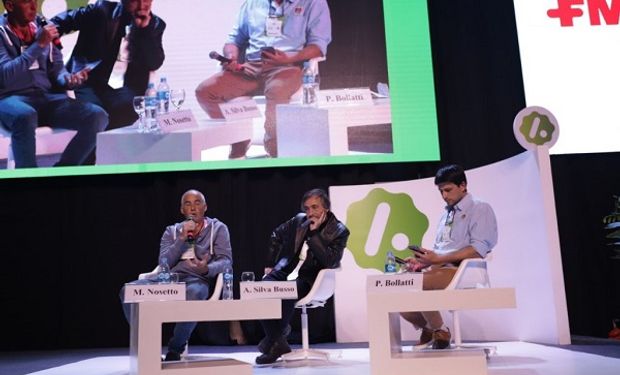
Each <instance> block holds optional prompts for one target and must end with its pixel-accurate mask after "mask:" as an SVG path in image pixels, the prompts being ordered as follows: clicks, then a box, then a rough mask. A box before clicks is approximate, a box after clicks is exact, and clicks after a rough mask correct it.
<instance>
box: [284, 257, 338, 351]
mask: <svg viewBox="0 0 620 375" xmlns="http://www.w3.org/2000/svg"><path fill="white" fill-rule="evenodd" d="M339 270H340V268H335V269H323V270H321V271H320V272H319V274H318V275H317V277H316V280H314V284H313V285H312V289H310V291H309V292H308V294H307V295H306V296H305V297H304V298H302V299H300V300H299V301H297V303H296V304H295V307H296V308H299V309H301V342H302V345H301V347H302V348H301V349H297V350H294V351H292V352H290V353H287V354H284V355H283V356H282V359H283V360H284V361H295V360H304V359H322V360H328V359H329V353H327V352H324V351H321V350H312V349H310V345H309V342H310V340H309V335H308V312H307V309H312V308H315V307H323V306H324V305H325V303H326V302H327V300H328V299H329V298H330V297H331V296H333V295H334V290H335V288H336V271H339Z"/></svg>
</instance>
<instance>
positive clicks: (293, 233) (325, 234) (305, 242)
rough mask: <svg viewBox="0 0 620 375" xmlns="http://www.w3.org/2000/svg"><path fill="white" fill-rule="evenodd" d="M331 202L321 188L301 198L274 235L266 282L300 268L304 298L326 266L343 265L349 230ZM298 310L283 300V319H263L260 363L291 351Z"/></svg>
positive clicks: (299, 291)
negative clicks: (291, 333)
mask: <svg viewBox="0 0 620 375" xmlns="http://www.w3.org/2000/svg"><path fill="white" fill-rule="evenodd" d="M330 207H331V204H330V201H329V197H328V196H327V193H326V192H325V191H324V190H322V189H312V190H309V191H307V192H306V193H305V194H304V196H303V198H302V199H301V210H302V211H303V213H298V214H297V215H295V216H294V217H292V218H291V219H289V220H287V221H286V222H284V223H282V224H280V225H279V226H278V227H277V228H276V229H275V230H274V231H273V233H272V234H271V241H270V246H269V260H268V266H269V267H268V268H266V269H265V273H266V276H265V277H264V278H263V280H264V281H285V280H287V278H288V276H289V275H291V274H292V273H294V271H297V275H298V276H297V278H296V282H297V295H298V297H299V298H303V297H304V296H305V295H306V294H308V292H309V291H310V289H312V284H313V283H314V280H315V279H316V277H317V275H318V273H319V271H321V270H322V269H324V268H337V267H339V266H340V260H341V259H342V253H343V251H344V248H345V246H346V245H347V239H348V238H349V230H348V229H347V227H346V226H345V225H344V224H343V223H341V222H340V221H339V220H338V219H337V218H336V216H335V215H334V214H333V213H332V212H331V211H330ZM294 310H295V300H282V318H281V319H276V320H262V321H261V325H262V326H263V330H264V331H265V338H264V339H263V340H262V341H261V342H260V343H259V345H258V350H259V351H260V352H261V353H262V354H261V355H260V356H258V357H256V363H257V364H268V363H273V362H275V361H276V360H277V359H278V358H279V357H280V356H281V355H282V354H285V353H288V352H290V351H291V348H290V347H289V345H288V342H287V340H286V336H287V335H288V332H289V330H290V327H289V322H290V321H291V318H292V316H293V312H294Z"/></svg>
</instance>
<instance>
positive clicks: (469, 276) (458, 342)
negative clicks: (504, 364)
mask: <svg viewBox="0 0 620 375" xmlns="http://www.w3.org/2000/svg"><path fill="white" fill-rule="evenodd" d="M489 260H491V255H490V254H489V255H487V257H486V258H485V259H482V258H469V259H464V260H463V261H462V262H461V264H460V265H459V268H458V269H457V271H456V273H455V274H454V277H453V278H452V281H451V282H450V284H448V286H447V287H446V290H449V289H452V290H454V289H478V288H490V287H491V283H490V281H489V274H488V272H487V264H488V261H489ZM450 313H451V314H452V330H453V332H452V334H453V337H454V346H455V347H456V348H461V349H468V348H470V349H471V348H474V349H484V350H485V352H486V354H487V356H488V355H489V354H492V353H495V350H496V348H495V347H492V346H484V347H480V346H467V345H463V341H462V338H461V322H460V319H459V311H458V310H450Z"/></svg>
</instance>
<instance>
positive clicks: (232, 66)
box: [222, 60, 246, 73]
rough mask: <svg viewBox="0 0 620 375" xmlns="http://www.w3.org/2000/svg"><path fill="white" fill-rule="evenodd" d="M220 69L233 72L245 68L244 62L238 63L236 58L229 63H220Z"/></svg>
mask: <svg viewBox="0 0 620 375" xmlns="http://www.w3.org/2000/svg"><path fill="white" fill-rule="evenodd" d="M222 69H224V70H228V71H229V72H233V73H239V72H243V71H244V70H245V69H246V66H245V64H239V63H238V62H237V60H232V61H231V62H229V63H222Z"/></svg>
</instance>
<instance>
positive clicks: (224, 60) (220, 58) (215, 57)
mask: <svg viewBox="0 0 620 375" xmlns="http://www.w3.org/2000/svg"><path fill="white" fill-rule="evenodd" d="M209 58H211V59H213V60H217V61H219V62H221V63H222V64H230V63H231V62H232V60H231V59H229V58H228V57H224V56H222V55H220V54H219V53H217V52H215V51H211V52H209Z"/></svg>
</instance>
